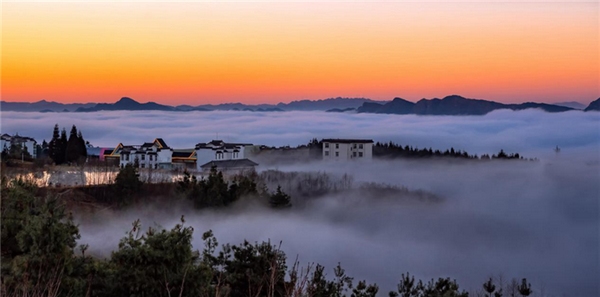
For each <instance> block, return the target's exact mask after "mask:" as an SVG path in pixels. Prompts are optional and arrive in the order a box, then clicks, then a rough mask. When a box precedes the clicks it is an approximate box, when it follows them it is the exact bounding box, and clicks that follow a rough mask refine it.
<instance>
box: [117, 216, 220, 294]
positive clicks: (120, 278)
mask: <svg viewBox="0 0 600 297" xmlns="http://www.w3.org/2000/svg"><path fill="white" fill-rule="evenodd" d="M184 223H185V220H184V219H183V217H182V218H181V223H180V224H177V225H176V226H175V227H174V228H173V229H171V230H164V229H163V230H158V229H154V228H149V229H148V231H146V232H145V233H142V232H141V228H142V227H141V224H140V223H139V220H138V221H135V222H134V223H133V228H132V230H131V231H130V232H129V233H128V235H127V237H125V238H123V239H121V241H120V243H119V248H118V250H116V251H115V252H113V253H112V255H111V258H110V264H111V266H112V269H113V274H112V275H111V279H112V280H114V282H112V283H111V285H112V287H111V288H109V290H107V291H108V292H106V293H107V295H110V296H198V295H200V292H201V291H202V290H204V289H205V288H208V287H210V278H209V276H210V274H209V273H208V269H207V268H206V267H205V266H203V265H198V264H199V261H200V253H199V252H198V251H194V250H193V249H192V235H193V232H194V229H193V228H192V227H184Z"/></svg>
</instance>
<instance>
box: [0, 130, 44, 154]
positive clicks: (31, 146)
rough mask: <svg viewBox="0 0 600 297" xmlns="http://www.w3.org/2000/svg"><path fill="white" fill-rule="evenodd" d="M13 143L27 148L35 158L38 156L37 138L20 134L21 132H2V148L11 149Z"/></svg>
mask: <svg viewBox="0 0 600 297" xmlns="http://www.w3.org/2000/svg"><path fill="white" fill-rule="evenodd" d="M13 145H20V146H21V147H22V148H23V149H26V150H27V152H28V153H29V154H30V155H31V156H32V157H33V158H37V142H36V141H35V139H33V138H31V137H24V136H19V134H16V135H14V136H10V135H8V134H2V136H1V137H0V149H1V150H5V149H6V150H10V147H11V146H13Z"/></svg>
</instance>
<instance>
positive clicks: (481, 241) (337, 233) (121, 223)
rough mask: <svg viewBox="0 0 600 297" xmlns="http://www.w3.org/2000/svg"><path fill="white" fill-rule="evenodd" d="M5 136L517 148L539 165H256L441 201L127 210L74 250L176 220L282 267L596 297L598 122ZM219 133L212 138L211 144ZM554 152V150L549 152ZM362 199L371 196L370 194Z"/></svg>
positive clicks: (161, 117) (377, 118)
mask: <svg viewBox="0 0 600 297" xmlns="http://www.w3.org/2000/svg"><path fill="white" fill-rule="evenodd" d="M1 116H2V120H1V121H2V128H1V131H2V133H11V134H12V133H15V132H19V134H21V135H26V136H31V137H34V138H36V139H37V140H38V142H41V139H44V138H45V139H46V140H49V138H50V137H51V134H52V127H53V126H54V124H56V123H58V124H59V126H61V127H63V126H66V127H67V129H69V128H70V126H71V125H73V124H75V125H76V126H77V127H78V128H79V129H80V130H82V131H83V134H84V137H85V138H86V140H89V141H90V142H91V143H92V144H94V145H99V146H115V145H116V144H118V143H119V142H123V143H128V144H129V143H131V144H135V143H143V142H145V141H152V140H153V139H154V138H155V137H162V138H163V139H164V140H165V141H166V142H167V143H168V144H169V145H170V146H172V147H175V148H191V147H193V146H194V145H195V144H196V143H198V142H207V141H210V140H212V139H215V138H219V139H223V140H225V141H230V142H244V143H247V142H250V143H255V144H265V145H272V146H281V145H291V146H296V145H299V144H305V143H307V142H308V141H309V140H310V139H311V138H319V139H320V138H369V139H373V140H375V141H382V142H385V141H390V140H391V141H394V142H399V143H400V144H402V145H411V146H417V147H432V148H433V149H442V150H445V149H447V148H450V147H454V148H455V149H460V150H466V151H468V152H469V153H471V154H482V153H488V154H491V153H497V152H498V151H499V150H500V149H504V150H505V151H507V152H509V153H512V152H518V153H520V154H522V155H524V156H525V157H531V158H538V159H539V161H537V162H528V161H522V162H518V161H517V162H514V161H504V162H454V161H451V162H449V161H446V160H396V161H378V160H374V161H373V162H370V163H364V162H362V163H341V164H340V163H334V164H332V163H323V162H310V163H297V164H292V165H272V166H263V167H260V170H265V169H278V170H282V171H319V172H327V173H329V174H332V175H341V174H344V173H347V174H351V175H352V176H353V177H354V178H355V182H356V183H360V182H380V183H386V184H390V185H397V186H406V187H407V188H409V189H411V190H424V191H428V192H431V193H434V194H436V195H438V196H440V197H441V198H442V199H443V202H442V203H438V204H431V203H405V201H402V200H401V199H398V200H397V201H396V200H394V199H391V200H390V199H374V197H365V196H364V195H362V196H361V195H354V194H348V193H346V194H344V195H330V196H327V197H322V198H320V199H316V200H314V201H311V202H309V203H308V204H306V205H305V206H304V207H301V208H292V209H291V210H289V211H287V212H280V211H273V210H269V209H263V208H261V207H258V206H248V205H237V206H234V207H231V208H228V209H225V210H218V211H215V210H205V211H199V212H198V211H192V210H190V209H189V208H186V207H185V206H181V207H175V206H174V207H173V208H172V209H164V208H154V207H152V206H148V207H145V208H143V209H134V210H129V211H127V212H125V213H118V214H114V213H108V212H103V213H100V214H97V217H95V218H87V219H85V220H83V219H81V220H80V222H81V226H80V228H81V233H82V239H81V242H82V243H89V244H90V246H91V248H92V249H94V250H95V252H96V253H98V254H101V255H108V253H109V251H110V250H113V249H115V248H116V247H117V244H118V241H119V239H120V238H121V237H123V236H124V234H125V232H126V231H127V230H129V229H130V227H131V222H132V221H133V220H135V219H137V218H141V219H142V222H143V223H144V224H145V226H153V225H154V224H159V225H161V226H164V227H165V228H171V227H172V226H173V225H174V224H175V223H177V222H178V220H179V218H180V216H181V215H182V214H184V215H185V217H186V221H187V223H186V224H189V225H192V226H194V229H195V230H196V233H195V234H196V236H195V240H194V244H195V246H196V247H198V248H201V247H202V242H201V240H200V234H201V233H202V232H204V231H206V230H208V229H212V230H213V231H214V233H215V235H216V236H217V238H218V240H219V242H221V243H233V244H236V243H240V242H242V241H243V239H247V240H249V241H251V242H252V241H263V240H271V242H272V243H275V244H278V243H279V242H280V241H282V249H283V250H284V251H285V252H286V253H287V255H288V258H290V260H293V259H294V258H295V257H296V255H298V256H299V260H300V262H301V263H309V262H317V263H321V264H323V265H325V266H326V267H328V268H329V269H330V270H329V272H330V275H331V274H332V270H331V268H333V267H334V266H335V265H336V264H337V263H338V262H341V263H342V266H343V267H345V268H346V269H347V272H348V274H350V275H351V276H354V277H355V278H357V279H366V280H368V281H370V282H377V283H378V284H379V285H380V288H381V290H380V291H381V293H383V294H382V295H386V292H387V291H389V290H392V289H394V287H395V284H396V283H397V281H398V279H399V277H400V275H401V274H402V273H405V272H410V273H411V274H413V275H415V276H416V277H418V278H422V279H430V278H437V277H452V278H455V279H457V281H458V282H459V284H461V286H462V287H463V288H465V289H469V290H472V291H474V290H477V289H481V284H482V283H483V282H484V281H485V280H487V278H488V277H491V276H493V277H496V278H497V277H499V276H500V275H501V276H503V277H504V279H505V280H506V279H509V278H513V277H514V278H519V279H520V278H523V277H527V278H528V280H529V281H531V283H532V284H533V287H534V288H533V289H534V292H535V296H600V289H599V285H598V283H599V282H598V279H600V244H599V237H600V220H599V212H600V206H599V205H600V204H599V200H600V113H597V112H588V113H584V112H580V111H571V112H565V113H556V114H551V113H545V112H541V111H537V110H526V111H519V112H514V111H495V112H492V113H490V114H488V115H486V116H414V115H378V114H339V113H325V112H281V113H258V112H254V113H253V112H241V111H240V112H236V111H219V112H188V113H178V112H97V113H19V112H2V114H1ZM217 133H218V136H217ZM556 146H559V147H560V148H561V152H560V153H556V152H554V150H553V149H554V148H555V147H556ZM367 196H368V195H367Z"/></svg>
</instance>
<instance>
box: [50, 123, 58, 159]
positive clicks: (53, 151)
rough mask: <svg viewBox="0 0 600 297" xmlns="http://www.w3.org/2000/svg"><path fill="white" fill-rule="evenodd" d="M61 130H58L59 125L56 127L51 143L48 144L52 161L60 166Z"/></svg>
mask: <svg viewBox="0 0 600 297" xmlns="http://www.w3.org/2000/svg"><path fill="white" fill-rule="evenodd" d="M60 150H61V148H60V130H59V128H58V124H56V125H54V131H53V133H52V139H51V140H50V143H49V144H48V154H49V155H50V158H51V159H52V161H54V163H55V164H57V165H58V164H60V163H61V162H60V160H61V158H60Z"/></svg>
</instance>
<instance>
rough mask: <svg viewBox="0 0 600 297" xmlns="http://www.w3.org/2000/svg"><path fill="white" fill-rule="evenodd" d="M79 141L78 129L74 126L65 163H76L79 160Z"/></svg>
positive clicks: (70, 134)
mask: <svg viewBox="0 0 600 297" xmlns="http://www.w3.org/2000/svg"><path fill="white" fill-rule="evenodd" d="M78 146H79V139H78V138H77V127H75V125H73V127H72V128H71V133H69V140H68V141H67V147H66V152H65V161H66V162H68V163H76V162H77V161H78V160H79V153H80V149H79V147H78Z"/></svg>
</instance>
